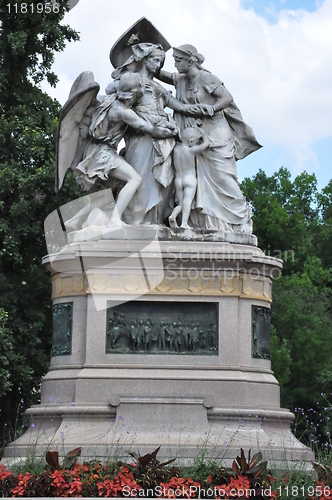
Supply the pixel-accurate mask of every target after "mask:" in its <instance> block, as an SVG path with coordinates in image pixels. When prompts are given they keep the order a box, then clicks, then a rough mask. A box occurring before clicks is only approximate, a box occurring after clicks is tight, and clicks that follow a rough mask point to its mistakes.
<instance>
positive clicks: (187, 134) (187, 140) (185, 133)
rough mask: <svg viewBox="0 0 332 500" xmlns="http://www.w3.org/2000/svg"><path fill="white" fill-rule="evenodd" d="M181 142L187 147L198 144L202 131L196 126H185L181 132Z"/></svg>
mask: <svg viewBox="0 0 332 500" xmlns="http://www.w3.org/2000/svg"><path fill="white" fill-rule="evenodd" d="M181 139H182V142H183V143H184V144H186V145H188V146H189V147H191V146H196V145H198V144H200V143H201V142H202V140H203V134H202V131H201V130H200V129H199V128H197V127H187V128H185V129H184V130H182V132H181Z"/></svg>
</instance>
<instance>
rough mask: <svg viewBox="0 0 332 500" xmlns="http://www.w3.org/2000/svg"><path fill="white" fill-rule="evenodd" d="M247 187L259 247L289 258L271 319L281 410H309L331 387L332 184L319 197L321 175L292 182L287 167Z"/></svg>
mask: <svg viewBox="0 0 332 500" xmlns="http://www.w3.org/2000/svg"><path fill="white" fill-rule="evenodd" d="M241 187H242V189H243V191H244V194H245V196H246V197H247V200H248V202H249V203H250V205H251V207H252V211H253V222H254V233H255V234H256V235H257V236H258V244H259V246H260V247H261V248H262V249H263V250H264V251H265V252H266V253H268V254H270V255H271V256H275V257H282V258H283V259H284V270H283V275H282V276H281V277H280V279H278V280H275V281H274V284H273V304H272V316H271V321H272V328H271V350H272V353H271V354H272V356H271V357H272V369H273V370H274V371H275V375H276V377H277V379H278V380H279V382H280V387H281V403H282V405H284V406H286V407H289V408H291V409H293V410H294V408H295V407H302V408H305V409H309V408H310V407H312V406H314V405H316V404H317V402H318V401H319V400H320V395H321V392H322V383H323V382H322V381H324V383H325V385H326V386H329V384H330V385H331V375H330V372H331V370H330V360H331V357H332V308H331V298H332V297H331V293H332V259H331V244H332V232H331V227H332V225H331V222H332V219H331V217H332V181H331V182H330V183H329V184H328V186H327V187H326V188H324V189H323V190H322V192H321V193H319V192H318V191H317V181H316V177H315V175H313V174H311V175H309V174H308V173H307V172H303V173H302V174H300V175H298V176H297V177H296V178H295V179H294V181H292V180H291V175H290V172H289V171H288V170H287V169H285V168H281V169H280V170H279V171H278V172H276V173H275V174H273V175H272V176H271V177H267V176H266V174H265V173H264V172H263V171H261V170H260V171H259V172H258V174H257V175H255V176H254V177H253V178H252V179H248V178H246V179H244V181H243V183H242V184H241Z"/></svg>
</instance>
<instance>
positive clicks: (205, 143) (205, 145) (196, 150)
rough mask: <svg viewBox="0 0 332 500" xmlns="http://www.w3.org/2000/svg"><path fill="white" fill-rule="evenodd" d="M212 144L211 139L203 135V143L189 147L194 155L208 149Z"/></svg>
mask: <svg viewBox="0 0 332 500" xmlns="http://www.w3.org/2000/svg"><path fill="white" fill-rule="evenodd" d="M209 146H210V141H209V139H208V138H207V136H206V135H204V136H203V142H202V144H198V146H192V147H191V148H189V151H190V152H191V153H192V154H193V155H197V154H199V153H202V152H203V151H204V150H205V149H207V148H208V147H209Z"/></svg>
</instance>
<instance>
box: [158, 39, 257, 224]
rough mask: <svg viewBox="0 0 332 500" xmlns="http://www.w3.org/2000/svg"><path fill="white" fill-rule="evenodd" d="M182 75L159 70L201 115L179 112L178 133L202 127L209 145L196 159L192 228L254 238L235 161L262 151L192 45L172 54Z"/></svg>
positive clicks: (235, 107) (178, 95)
mask: <svg viewBox="0 0 332 500" xmlns="http://www.w3.org/2000/svg"><path fill="white" fill-rule="evenodd" d="M173 51H174V53H173V57H174V61H175V67H176V69H177V70H178V73H167V72H165V71H160V73H159V75H157V77H158V78H159V79H160V80H162V81H163V82H165V83H169V84H173V85H174V86H175V87H176V97H177V99H179V100H180V101H181V102H182V103H184V104H185V105H191V106H195V105H196V108H193V107H192V108H191V112H192V113H193V112H195V110H196V112H197V111H198V110H200V117H194V116H188V115H187V116H185V115H183V114H179V113H177V112H176V113H175V120H176V123H177V125H178V128H179V130H180V133H181V131H183V130H184V129H185V128H187V127H199V128H201V129H202V132H203V134H204V136H206V137H207V138H208V140H209V142H210V146H209V147H208V148H206V149H204V151H202V152H201V153H200V154H198V155H197V157H196V162H197V163H196V164H197V192H196V198H195V205H194V207H195V208H194V209H193V210H192V211H191V215H190V222H191V225H192V226H194V227H198V228H206V229H219V230H225V231H240V232H246V233H251V232H252V221H251V213H250V209H249V206H248V204H247V202H246V200H245V198H244V196H243V194H242V192H241V190H240V188H239V186H238V182H237V173H236V160H239V159H242V158H245V157H246V156H247V155H248V154H250V153H252V152H253V151H256V150H257V149H259V148H260V147H261V146H260V144H258V142H257V141H256V139H255V136H254V133H253V131H252V129H251V128H250V127H249V126H248V125H246V124H245V123H244V122H243V120H242V116H241V113H240V111H239V109H238V107H237V106H236V105H235V103H234V102H233V98H232V96H231V94H230V93H229V92H228V90H226V88H225V87H224V85H223V83H222V82H221V81H220V80H219V78H217V77H216V76H214V75H213V74H212V73H210V72H209V71H207V70H205V69H203V68H202V63H203V62H204V57H203V56H202V55H201V54H199V53H198V52H197V49H196V48H195V47H193V46H192V45H181V46H180V47H178V48H174V49H173Z"/></svg>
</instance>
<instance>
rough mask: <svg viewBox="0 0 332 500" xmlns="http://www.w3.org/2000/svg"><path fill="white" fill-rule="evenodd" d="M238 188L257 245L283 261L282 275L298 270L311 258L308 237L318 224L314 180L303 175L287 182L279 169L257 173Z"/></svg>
mask: <svg viewBox="0 0 332 500" xmlns="http://www.w3.org/2000/svg"><path fill="white" fill-rule="evenodd" d="M241 189H242V190H243V192H244V195H245V197H246V199H247V201H248V203H249V204H250V206H251V208H252V212H253V224H254V233H255V234H256V235H257V237H258V243H259V246H260V247H261V248H262V249H263V250H264V251H265V252H266V253H268V254H269V255H271V256H275V257H280V258H283V260H284V271H283V274H284V275H285V274H289V273H291V272H294V271H296V270H301V269H302V266H303V262H304V261H305V259H306V257H307V255H312V254H313V253H314V249H313V246H312V238H311V235H312V234H313V233H314V231H315V229H316V227H317V223H318V210H317V208H316V207H315V204H316V201H317V180H316V177H315V175H314V174H308V173H307V172H303V173H302V174H300V175H299V176H297V177H296V178H295V180H294V182H292V181H291V174H290V172H289V171H288V170H287V169H286V168H284V167H282V168H280V169H279V170H278V171H277V172H276V173H275V174H273V175H272V176H271V177H267V176H266V174H265V173H264V172H263V171H262V170H259V172H258V173H257V174H256V175H255V176H254V177H253V178H252V179H249V178H245V179H244V180H243V182H242V183H241Z"/></svg>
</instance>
